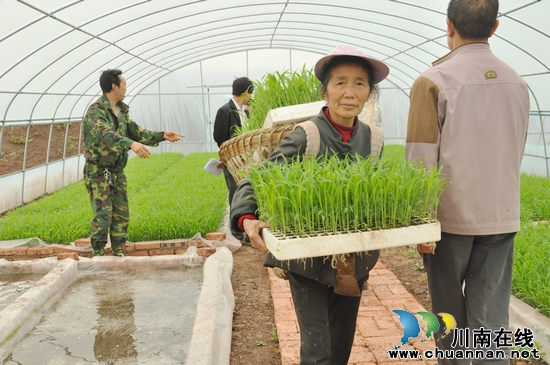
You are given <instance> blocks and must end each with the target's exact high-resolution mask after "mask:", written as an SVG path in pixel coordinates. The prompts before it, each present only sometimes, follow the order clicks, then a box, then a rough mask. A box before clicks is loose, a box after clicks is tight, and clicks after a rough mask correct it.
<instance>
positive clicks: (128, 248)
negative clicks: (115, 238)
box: [124, 242, 135, 251]
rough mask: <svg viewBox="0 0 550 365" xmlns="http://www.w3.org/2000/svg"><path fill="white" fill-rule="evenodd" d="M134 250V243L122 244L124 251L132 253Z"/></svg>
mask: <svg viewBox="0 0 550 365" xmlns="http://www.w3.org/2000/svg"><path fill="white" fill-rule="evenodd" d="M133 250H135V243H133V242H126V243H125V244H124V251H133Z"/></svg>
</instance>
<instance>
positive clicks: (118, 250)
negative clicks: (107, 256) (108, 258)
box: [113, 247, 126, 257]
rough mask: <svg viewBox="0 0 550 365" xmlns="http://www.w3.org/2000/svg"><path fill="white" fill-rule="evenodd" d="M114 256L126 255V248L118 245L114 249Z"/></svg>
mask: <svg viewBox="0 0 550 365" xmlns="http://www.w3.org/2000/svg"><path fill="white" fill-rule="evenodd" d="M113 256H118V257H124V256H126V255H125V254H124V249H123V248H122V247H118V248H115V249H113Z"/></svg>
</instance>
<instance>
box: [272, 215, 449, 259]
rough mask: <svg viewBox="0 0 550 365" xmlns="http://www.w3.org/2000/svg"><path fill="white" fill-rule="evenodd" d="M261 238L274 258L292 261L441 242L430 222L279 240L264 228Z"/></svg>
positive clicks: (433, 225) (434, 225) (281, 238)
mask: <svg viewBox="0 0 550 365" xmlns="http://www.w3.org/2000/svg"><path fill="white" fill-rule="evenodd" d="M262 237H263V239H264V242H265V244H266V246H267V249H268V250H269V252H271V253H272V254H273V256H275V258H277V259H278V260H292V259H301V258H306V257H317V256H330V255H338V254H343V253H351V252H362V251H370V250H377V249H382V248H390V247H398V246H408V245H416V244H419V243H426V242H435V241H439V240H440V239H441V226H440V224H439V222H434V223H426V224H420V225H415V226H409V227H401V228H392V229H380V230H372V231H364V232H356V233H344V232H343V233H341V234H331V235H321V234H319V235H315V236H313V235H311V236H309V237H305V238H302V237H290V236H288V235H287V236H286V237H283V236H282V235H279V234H274V233H273V232H271V231H270V230H269V229H268V228H264V229H263V230H262Z"/></svg>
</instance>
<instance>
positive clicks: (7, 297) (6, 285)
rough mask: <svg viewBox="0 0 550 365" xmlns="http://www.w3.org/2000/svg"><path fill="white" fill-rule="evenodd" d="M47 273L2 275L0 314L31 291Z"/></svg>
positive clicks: (0, 279) (0, 282)
mask: <svg viewBox="0 0 550 365" xmlns="http://www.w3.org/2000/svg"><path fill="white" fill-rule="evenodd" d="M44 275H46V273H15V274H0V312H1V311H3V310H4V308H6V307H7V306H8V305H10V304H11V303H13V302H14V301H15V300H17V298H19V297H20V296H21V295H23V294H24V293H25V292H26V291H27V290H28V289H30V288H31V287H32V286H33V285H34V284H35V283H36V282H37V281H38V280H40V279H42V277H43V276H44Z"/></svg>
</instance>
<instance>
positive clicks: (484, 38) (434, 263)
mask: <svg viewBox="0 0 550 365" xmlns="http://www.w3.org/2000/svg"><path fill="white" fill-rule="evenodd" d="M497 13H498V0H451V2H450V3H449V6H448V10H447V17H448V18H447V41H448V45H449V48H450V50H451V52H450V53H449V54H447V55H446V56H444V57H442V58H440V59H439V60H437V61H435V62H434V64H433V67H432V68H430V69H429V70H427V71H426V72H424V73H423V74H422V75H420V76H419V77H418V79H417V80H416V81H415V83H414V85H413V87H412V89H411V94H410V97H411V106H410V111H409V122H408V130H407V145H406V154H407V158H409V159H411V160H421V161H422V162H423V163H424V165H425V166H427V167H429V168H431V167H433V166H435V165H437V166H440V167H441V168H442V176H443V177H445V178H446V179H447V180H448V185H447V187H446V189H445V190H444V192H443V194H442V196H441V204H440V206H439V210H438V217H439V220H440V222H441V231H442V232H441V241H439V242H438V243H437V249H435V251H434V244H431V245H430V244H423V245H419V250H420V252H422V253H423V258H424V265H425V267H426V269H427V272H428V283H429V290H430V295H431V298H432V312H433V313H436V314H437V313H449V314H451V315H452V316H454V318H455V319H456V322H457V328H469V329H470V330H476V329H480V328H481V327H483V328H484V329H485V330H490V331H493V332H492V336H493V338H494V336H495V332H494V331H499V330H500V329H501V328H503V329H508V306H509V303H510V292H511V281H512V262H513V244H514V238H515V235H516V232H517V231H518V230H519V228H520V219H519V211H520V210H519V203H520V201H519V199H520V185H519V184H520V165H521V160H522V156H523V152H524V148H525V140H526V136H527V126H528V122H529V94H528V89H527V86H526V84H525V82H524V81H523V80H522V78H521V77H520V76H519V75H518V74H517V73H516V72H515V71H514V70H513V69H512V68H511V67H510V66H508V65H507V64H505V63H504V62H502V61H501V60H500V59H498V58H497V57H495V55H493V53H492V52H491V49H490V47H489V44H488V39H489V37H491V36H492V35H493V34H494V32H495V31H496V29H497V27H498V24H499V22H498V20H497V19H496V17H497ZM442 334H443V332H442V331H439V332H438V333H437V334H436V335H435V339H436V345H437V347H438V348H439V349H446V350H459V349H466V348H464V347H462V348H461V347H459V346H456V347H453V346H451V345H453V344H452V342H453V336H452V335H448V336H442ZM455 340H456V338H455ZM469 349H474V348H473V346H472V343H471V342H470V346H469ZM477 349H479V348H477ZM492 349H493V350H494V347H493V348H492ZM486 363H489V362H488V360H473V361H472V364H486ZM439 364H470V359H460V360H459V359H439ZM490 364H502V365H504V364H509V360H506V359H501V360H498V361H491V362H490Z"/></svg>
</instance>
